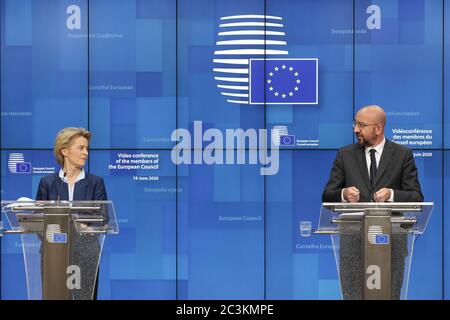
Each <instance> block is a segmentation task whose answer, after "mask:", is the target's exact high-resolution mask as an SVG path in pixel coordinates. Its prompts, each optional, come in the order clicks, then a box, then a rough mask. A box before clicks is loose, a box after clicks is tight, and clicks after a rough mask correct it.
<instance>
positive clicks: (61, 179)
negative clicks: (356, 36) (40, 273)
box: [36, 128, 107, 300]
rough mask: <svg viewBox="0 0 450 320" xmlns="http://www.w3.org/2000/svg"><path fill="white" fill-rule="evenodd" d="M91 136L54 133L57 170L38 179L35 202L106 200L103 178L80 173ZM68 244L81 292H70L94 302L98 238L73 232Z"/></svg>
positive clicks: (80, 130)
mask: <svg viewBox="0 0 450 320" xmlns="http://www.w3.org/2000/svg"><path fill="white" fill-rule="evenodd" d="M91 136H92V134H91V133H90V132H89V131H87V130H85V129H84V128H64V129H62V130H61V131H60V132H59V133H58V135H57V136H56V140H55V146H54V149H53V152H54V155H55V158H56V161H57V162H58V163H59V165H60V166H61V169H60V170H59V172H56V173H54V174H51V175H48V176H46V177H43V178H41V181H40V183H39V187H38V191H37V195H36V200H47V201H48V200H56V201H67V200H69V201H85V200H107V194H106V188H105V184H104V182H103V179H102V178H100V177H97V176H95V175H93V174H90V173H87V172H85V171H84V166H85V164H86V161H87V158H88V154H89V152H88V146H89V141H90V139H91ZM83 227H87V226H86V225H83ZM71 241H72V247H73V248H74V249H73V263H74V264H76V265H77V266H79V267H80V270H81V289H79V290H74V294H73V298H74V299H76V300H85V299H86V300H87V299H96V296H97V284H98V281H97V278H98V262H99V260H98V259H99V256H100V249H101V247H100V243H99V238H98V236H95V235H92V234H87V233H86V234H85V233H81V234H78V233H77V232H74V233H73V235H72V237H71ZM92 288H94V290H92Z"/></svg>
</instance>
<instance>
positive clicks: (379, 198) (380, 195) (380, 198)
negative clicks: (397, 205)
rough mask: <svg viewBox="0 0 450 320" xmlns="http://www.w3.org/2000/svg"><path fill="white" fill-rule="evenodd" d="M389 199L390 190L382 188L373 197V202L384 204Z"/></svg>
mask: <svg viewBox="0 0 450 320" xmlns="http://www.w3.org/2000/svg"><path fill="white" fill-rule="evenodd" d="M390 197H391V189H389V188H383V189H380V190H378V191H377V192H375V193H374V195H373V200H374V201H375V202H386V201H388V200H389V198H390Z"/></svg>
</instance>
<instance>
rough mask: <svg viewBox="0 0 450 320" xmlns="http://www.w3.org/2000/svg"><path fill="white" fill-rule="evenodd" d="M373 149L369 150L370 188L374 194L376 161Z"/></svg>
mask: <svg viewBox="0 0 450 320" xmlns="http://www.w3.org/2000/svg"><path fill="white" fill-rule="evenodd" d="M375 151H376V150H375V149H370V150H369V152H370V187H371V188H372V192H375V176H376V174H377V160H376V159H375Z"/></svg>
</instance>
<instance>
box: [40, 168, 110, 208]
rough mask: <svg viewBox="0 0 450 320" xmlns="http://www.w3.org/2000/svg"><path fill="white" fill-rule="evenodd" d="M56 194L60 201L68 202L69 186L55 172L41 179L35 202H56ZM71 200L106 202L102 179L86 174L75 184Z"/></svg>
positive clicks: (106, 197)
mask: <svg viewBox="0 0 450 320" xmlns="http://www.w3.org/2000/svg"><path fill="white" fill-rule="evenodd" d="M60 189H61V192H60V191H59V190H60ZM58 193H60V198H59V199H60V200H69V185H68V184H67V183H65V182H63V181H62V180H61V178H60V177H59V172H56V173H54V174H51V175H48V176H46V177H43V178H41V181H40V182H39V188H38V191H37V194H36V200H58ZM73 200H74V201H83V200H108V196H107V194H106V188H105V183H104V182H103V179H102V178H100V177H97V176H95V175H93V174H89V173H87V172H86V177H85V178H84V179H83V180H80V181H78V182H76V183H75V187H74V190H73Z"/></svg>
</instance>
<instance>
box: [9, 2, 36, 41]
mask: <svg viewBox="0 0 450 320" xmlns="http://www.w3.org/2000/svg"><path fill="white" fill-rule="evenodd" d="M5 10H6V11H7V12H8V14H7V16H6V45H7V46H30V45H31V43H32V32H31V22H32V19H31V0H6V1H5Z"/></svg>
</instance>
